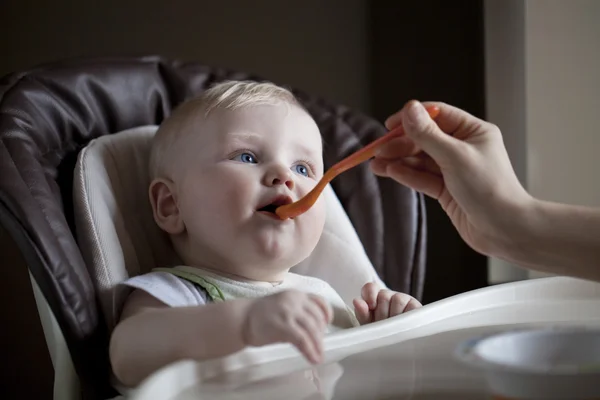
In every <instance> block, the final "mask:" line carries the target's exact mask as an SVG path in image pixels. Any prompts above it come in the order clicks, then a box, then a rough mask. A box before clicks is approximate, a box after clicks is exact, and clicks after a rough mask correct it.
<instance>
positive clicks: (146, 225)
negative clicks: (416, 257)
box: [73, 126, 383, 330]
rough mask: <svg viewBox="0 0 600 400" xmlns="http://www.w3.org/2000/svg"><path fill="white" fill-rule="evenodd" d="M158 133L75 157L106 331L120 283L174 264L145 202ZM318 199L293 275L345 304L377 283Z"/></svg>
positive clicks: (123, 137) (81, 229)
mask: <svg viewBox="0 0 600 400" xmlns="http://www.w3.org/2000/svg"><path fill="white" fill-rule="evenodd" d="M157 129H158V127H157V126H141V127H138V128H134V129H129V130H126V131H122V132H119V133H116V134H113V135H105V136H102V137H99V138H97V139H94V140H92V141H91V142H90V143H89V144H88V145H87V147H85V148H84V149H83V150H82V151H81V152H80V154H79V157H78V160H77V165H76V169H75V175H74V186H73V202H74V211H75V226H76V231H77V239H78V241H79V246H80V248H81V251H82V254H83V257H84V259H85V261H86V264H87V265H88V267H89V269H90V275H91V276H92V279H93V281H94V284H95V286H96V289H97V291H98V295H99V300H100V303H101V306H102V310H103V312H104V315H105V318H106V321H107V324H108V327H109V329H111V330H112V328H113V327H114V326H115V324H116V321H117V319H118V317H119V313H120V309H121V306H122V304H123V301H124V299H125V296H126V294H127V289H125V288H122V287H121V286H118V284H119V283H120V282H122V281H124V280H126V279H127V278H129V277H131V276H135V275H138V274H142V273H145V272H148V271H150V270H151V269H152V268H155V267H157V266H159V265H160V266H164V265H176V264H178V263H179V259H178V258H177V256H176V254H175V252H174V250H173V248H172V247H171V244H170V241H169V239H168V237H167V235H166V234H165V233H164V232H163V231H161V230H160V229H159V228H158V226H157V225H156V224H155V222H154V219H153V217H152V209H151V206H150V202H149V200H148V184H149V177H148V173H147V165H148V156H149V149H150V142H151V139H152V137H153V135H154V134H155V132H156V130H157ZM322 196H325V200H326V209H327V218H326V222H325V229H324V232H323V235H322V237H321V239H320V241H319V243H318V244H317V247H316V249H315V250H314V252H313V253H312V254H311V255H310V257H308V258H307V259H306V260H304V261H303V262H302V263H300V264H298V265H297V266H295V267H294V268H293V271H294V272H296V273H300V274H305V275H310V276H314V277H318V278H321V279H323V280H325V281H327V282H329V284H331V285H332V287H333V288H334V289H335V290H337V291H338V292H339V294H340V295H341V296H342V298H343V299H344V300H345V301H346V302H347V303H349V304H351V301H352V299H353V298H354V297H357V296H360V289H361V287H362V285H364V284H365V283H366V282H369V281H373V280H375V281H377V282H378V283H380V284H381V285H382V286H383V282H382V281H381V280H380V279H379V277H378V275H377V274H376V272H375V269H374V268H373V266H372V264H371V262H370V261H369V258H368V257H367V255H366V253H365V250H364V248H363V246H362V243H361V242H360V239H359V237H358V235H357V233H356V231H355V230H354V227H353V225H352V223H351V222H350V220H349V219H348V216H347V215H346V212H345V211H344V209H343V207H342V205H341V203H340V202H339V200H338V198H337V197H336V195H335V193H334V191H333V189H332V188H331V187H330V186H327V188H326V190H325V191H324V193H323V194H322Z"/></svg>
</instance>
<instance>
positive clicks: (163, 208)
mask: <svg viewBox="0 0 600 400" xmlns="http://www.w3.org/2000/svg"><path fill="white" fill-rule="evenodd" d="M148 194H149V195H150V203H151V204H152V214H153V215H154V221H156V224H157V225H158V226H159V227H160V228H161V229H162V230H164V231H165V232H167V233H169V234H171V235H177V234H180V233H182V232H183V231H184V229H185V225H184V223H183V220H182V219H181V214H180V213H179V207H178V206H177V193H176V191H175V184H174V183H173V182H172V181H170V180H168V179H163V178H158V179H154V180H153V181H152V182H151V183H150V188H149V190H148Z"/></svg>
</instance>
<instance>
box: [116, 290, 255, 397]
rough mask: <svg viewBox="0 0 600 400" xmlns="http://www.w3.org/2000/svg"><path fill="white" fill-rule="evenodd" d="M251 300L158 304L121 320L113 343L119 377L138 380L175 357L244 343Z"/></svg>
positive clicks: (205, 354)
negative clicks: (244, 325) (194, 305)
mask: <svg viewBox="0 0 600 400" xmlns="http://www.w3.org/2000/svg"><path fill="white" fill-rule="evenodd" d="M250 303H251V300H235V301H229V302H224V303H216V304H209V305H206V306H200V307H176V308H157V309H151V310H147V311H144V312H142V313H139V314H136V315H134V316H132V317H129V318H127V319H126V320H124V321H122V322H121V323H120V324H119V325H118V326H117V327H116V328H115V331H114V333H113V335H112V338H111V343H110V359H111V363H112V367H113V371H114V373H115V375H116V377H117V378H118V379H119V380H120V381H121V382H122V383H123V384H124V385H126V386H130V387H132V386H136V385H138V384H139V383H140V382H141V381H142V380H143V379H144V378H146V377H147V376H148V375H149V374H151V373H152V372H154V371H156V370H157V369H159V368H161V367H163V366H165V365H167V364H170V363H172V362H175V361H178V360H181V359H186V358H191V359H198V360H201V359H210V358H216V357H221V356H224V355H227V354H231V353H234V352H236V351H239V350H241V349H243V348H244V346H245V344H244V338H243V333H242V331H243V324H244V320H245V315H246V313H247V310H248V307H249V304H250Z"/></svg>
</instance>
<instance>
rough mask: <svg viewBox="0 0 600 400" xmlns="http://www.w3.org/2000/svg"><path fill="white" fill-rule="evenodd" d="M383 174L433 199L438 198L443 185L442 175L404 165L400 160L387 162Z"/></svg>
mask: <svg viewBox="0 0 600 400" xmlns="http://www.w3.org/2000/svg"><path fill="white" fill-rule="evenodd" d="M385 176H388V177H390V178H392V179H394V180H395V181H397V182H398V183H401V184H403V185H405V186H408V187H410V188H412V189H414V190H416V191H417V192H420V193H425V194H426V195H427V196H429V197H431V198H434V199H439V197H440V196H441V195H442V193H443V190H444V187H445V186H444V180H443V179H442V177H440V176H437V175H435V174H432V173H430V172H425V171H419V170H417V169H414V168H412V167H409V166H406V165H404V163H403V162H402V160H399V161H395V162H390V163H387V164H386V165H385Z"/></svg>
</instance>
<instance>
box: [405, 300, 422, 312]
mask: <svg viewBox="0 0 600 400" xmlns="http://www.w3.org/2000/svg"><path fill="white" fill-rule="evenodd" d="M421 307H423V304H421V303H420V302H419V300H417V299H415V298H411V299H410V301H409V302H408V304H407V305H406V307H404V312H408V311H410V310H414V309H416V308H421Z"/></svg>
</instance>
